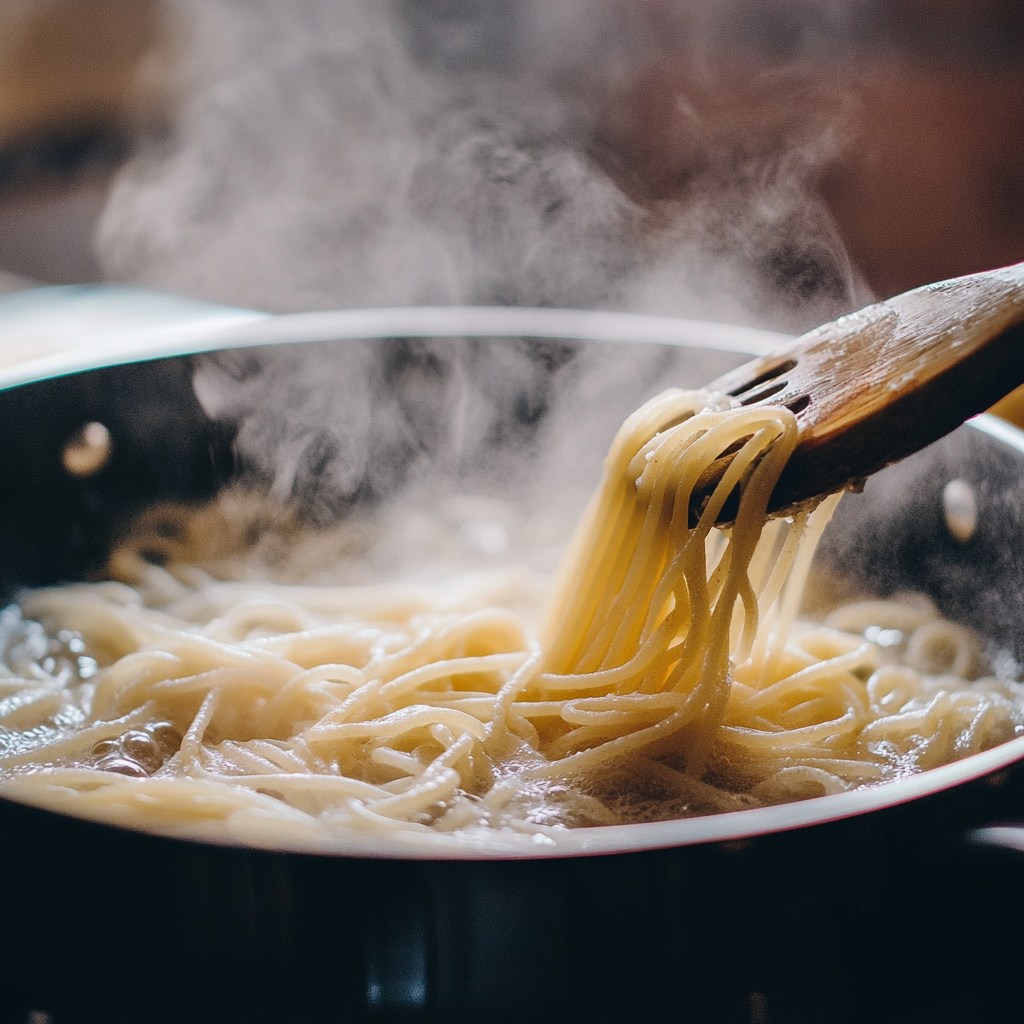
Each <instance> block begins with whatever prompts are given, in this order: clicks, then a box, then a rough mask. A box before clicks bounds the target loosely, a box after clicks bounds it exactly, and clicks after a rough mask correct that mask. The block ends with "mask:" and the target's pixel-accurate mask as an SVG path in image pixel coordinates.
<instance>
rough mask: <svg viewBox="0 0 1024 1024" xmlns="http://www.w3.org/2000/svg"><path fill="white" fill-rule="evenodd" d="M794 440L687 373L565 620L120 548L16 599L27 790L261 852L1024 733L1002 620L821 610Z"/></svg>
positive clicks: (785, 784)
mask: <svg viewBox="0 0 1024 1024" xmlns="http://www.w3.org/2000/svg"><path fill="white" fill-rule="evenodd" d="M795 442H796V423H795V419H794V417H793V415H792V414H791V413H790V412H789V411H788V410H786V409H777V408H759V409H740V408H731V407H730V406H729V404H728V400H727V399H722V398H721V397H720V396H713V395H709V394H707V393H704V392H683V391H677V390H670V391H667V392H665V393H664V394H662V395H660V396H659V397H657V398H655V399H653V400H652V401H651V402H649V403H648V404H647V405H645V406H644V407H642V408H641V409H640V410H638V411H637V412H636V413H634V414H633V415H632V416H631V417H630V418H629V419H628V420H627V421H626V423H625V424H624V425H623V427H622V428H621V430H620V431H619V433H618V435H617V437H616V439H615V441H614V443H613V446H612V449H611V451H610V453H609V455H608V458H607V460H606V465H605V473H604V479H603V481H602V483H601V485H600V487H599V489H598V491H597V493H596V494H595V495H594V498H593V499H592V501H591V504H590V506H589V508H588V510H587V512H586V513H585V515H584V518H583V520H582V521H581V523H580V525H579V527H578V529H577V532H576V534H575V537H574V539H573V541H572V543H571V545H570V548H569V551H568V552H567V554H566V556H565V558H564V560H563V564H562V566H561V569H560V572H559V574H558V578H557V580H556V581H555V583H554V586H553V589H552V593H551V596H550V604H549V608H548V611H547V614H546V616H545V617H544V621H543V624H542V627H541V628H540V629H537V628H535V627H534V626H533V624H532V623H531V622H530V621H529V619H528V618H526V617H524V616H523V615H521V614H519V613H517V612H515V611H513V610H512V606H513V605H514V603H515V600H514V599H515V598H516V595H517V593H518V592H519V591H521V590H522V587H523V585H524V583H523V576H522V574H521V573H517V572H516V571H515V570H506V571H503V572H498V573H494V574H492V575H490V576H486V577H474V578H464V579H461V580H454V581H451V582H450V583H448V584H447V585H445V586H442V587H436V588H425V587H419V586H413V585H406V584H383V585H379V586H369V587H334V588H331V587H325V588H318V587H317V588H314V587H289V586H271V585H267V584H259V583H229V582H217V581H215V580H213V579H212V578H210V577H209V576H206V575H205V574H204V573H202V572H201V571H200V570H199V569H197V568H195V567H191V566H187V565H182V564H171V565H169V566H168V567H166V568H159V567H157V566H155V565H152V564H149V563H147V562H146V561H145V560H143V559H142V558H140V557H139V556H138V555H136V554H133V553H131V552H129V551H122V552H121V553H120V555H119V556H118V557H117V558H115V560H114V562H113V563H112V564H113V566H114V567H115V568H116V569H117V571H118V575H120V576H121V577H122V579H124V580H125V581H126V582H108V583H100V584H81V585H75V586H69V587H62V588H55V589H48V590H39V591H35V592H32V593H29V594H26V595H25V596H24V597H23V599H22V601H21V603H20V608H14V607H12V608H10V609H8V610H7V611H6V612H4V613H3V618H2V620H0V641H2V644H3V651H4V662H5V665H6V673H7V674H6V677H0V792H2V793H3V794H5V795H8V796H11V797H13V798H15V799H19V800H25V801H29V802H32V803H37V804H42V805H44V806H47V807H52V808H55V809H60V810H66V811H70V812H73V813H76V814H80V815H85V816H88V817H92V818H97V819H101V820H106V821H113V822H118V823H122V824H128V825H132V826H133V827H143V828H149V829H153V830H156V831H161V832H172V833H178V834H187V835H191V836H201V837H208V838H215V839H224V840H230V841H244V842H252V843H258V844H261V845H275V846H286V847H296V846H300V847H301V846H324V845H328V846H329V845H330V842H331V837H332V836H337V835H339V834H344V833H346V832H348V833H350V832H351V830H366V829H372V830H391V831H404V832H409V831H413V832H421V833H454V834H457V835H458V836H460V837H464V838H466V839H468V840H469V841H472V840H473V838H474V837H478V836H480V835H494V834H496V833H503V834H510V833H524V834H526V835H529V836H534V835H535V836H540V837H543V836H544V834H545V833H547V832H550V830H552V829H559V828H563V827H566V826H570V827H571V826H586V825H601V824H608V823H614V822H624V821H642V820H651V819H657V818H669V817H678V816H686V815H692V814H699V813H708V812H715V811H722V810H729V809H739V808H743V807H749V806H756V805H759V804H764V803H774V802H779V801H783V800H789V799H797V798H803V797H808V796H816V795H821V794H824V793H833V792H838V791H841V790H844V789H847V788H850V787H854V786H859V785H864V784H872V783H876V782H880V781H884V780H886V779H891V778H895V777H898V776H900V775H903V774H906V773H908V772H912V771H918V770H922V769H925V768H929V767H932V766H934V765H937V764H941V763H944V762H946V761H949V760H953V759H956V758H958V757H962V756H965V755H967V754H970V753H973V752H975V751H977V750H980V749H983V748H986V747H989V746H992V745H994V744H996V743H999V742H1002V741H1004V740H1006V739H1008V738H1010V737H1011V736H1013V735H1014V734H1015V733H1017V732H1020V731H1021V729H1022V716H1021V708H1022V703H1024V702H1022V688H1021V687H1020V685H1019V684H1017V683H1015V682H1012V681H1006V680H1000V679H996V678H994V677H993V678H984V679H981V680H979V681H975V682H968V680H969V679H971V678H973V677H975V676H977V675H979V674H982V670H983V665H982V661H983V658H982V653H981V647H980V645H979V643H978V641H977V639H976V638H975V637H974V636H973V634H971V633H970V632H969V631H967V630H965V629H963V628H962V627H959V626H955V625H953V624H951V623H948V622H944V621H943V620H942V619H941V618H940V617H939V616H938V614H937V613H936V611H935V609H934V608H932V607H931V606H930V605H928V604H927V603H926V602H924V601H923V600H920V599H917V600H913V601H903V602H869V603H862V604H857V605H848V606H845V607H843V608H841V609H838V610H836V611H835V612H833V613H832V615H831V616H830V617H828V618H826V619H825V620H824V621H823V622H820V623H814V624H811V623H806V622H801V621H799V620H798V619H797V611H798V607H799V604H800V599H801V595H802V592H803V587H804V582H805V579H806V576H807V572H808V568H809V565H810V560H811V557H812V555H813V550H814V545H815V543H816V541H817V538H818V536H819V535H820V533H821V531H822V530H823V529H824V527H825V525H826V524H827V521H828V518H829V516H830V515H831V512H832V509H833V508H834V505H835V502H836V500H837V498H835V497H833V498H829V499H827V500H826V501H824V502H823V503H822V504H821V505H820V506H819V507H818V508H817V509H816V510H814V511H813V512H810V513H808V512H801V513H799V514H797V515H795V516H793V517H792V518H790V519H775V520H769V519H768V518H767V517H766V514H765V509H766V506H767V502H768V498H769V496H770V494H771V491H772V488H773V486H774V483H775V481H776V479H777V477H778V475H779V473H780V472H781V470H782V467H783V466H784V464H785V461H786V459H787V458H788V456H789V453H790V452H791V451H792V449H793V447H794V445H795ZM723 453H730V454H731V455H732V460H731V462H730V463H729V466H728V469H727V471H726V473H725V475H724V477H723V478H722V480H721V483H720V484H719V485H718V486H717V488H716V489H715V490H714V492H713V493H712V494H711V495H710V497H709V498H708V499H707V501H706V503H705V504H704V506H703V508H702V510H701V511H700V514H699V517H698V518H697V521H696V523H694V522H693V521H692V518H691V497H692V495H693V493H694V490H695V488H697V487H698V484H699V481H700V480H701V477H702V474H704V473H705V471H706V470H707V469H708V467H709V466H711V465H712V463H715V462H716V461H717V460H719V459H720V458H721V457H722V456H723ZM737 489H738V491H739V493H740V498H739V504H738V510H737V512H736V519H735V523H734V524H733V525H732V526H731V527H729V528H728V529H718V528H716V527H715V525H714V524H715V521H716V520H717V519H718V517H719V515H720V513H721V511H722V509H723V506H724V505H725V502H726V500H727V499H728V498H729V497H730V495H731V494H732V493H733V492H734V491H735V490H737ZM128 583H131V584H132V585H131V586H129V585H127V584H128Z"/></svg>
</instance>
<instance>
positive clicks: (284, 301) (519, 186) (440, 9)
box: [97, 0, 865, 330]
mask: <svg viewBox="0 0 1024 1024" xmlns="http://www.w3.org/2000/svg"><path fill="white" fill-rule="evenodd" d="M732 6H733V5H730V4H727V3H724V2H718V3H704V4H692V3H688V2H684V0H678V2H671V0H669V2H665V3H662V4H660V5H658V4H656V5H642V7H638V6H637V5H636V4H629V3H621V4H616V3H613V2H612V0H515V2H510V0H202V2H199V0H175V8H176V10H177V13H178V15H179V22H180V24H181V25H182V26H187V27H188V29H189V30H188V32H187V33H186V38H185V39H184V41H183V43H182V55H183V56H182V59H181V61H180V62H179V63H180V64H181V67H182V85H181V101H180V104H179V111H178V115H177V119H176V122H175V124H174V125H173V127H172V131H171V132H170V133H169V134H168V135H167V136H166V137H163V138H160V139H154V140H152V142H151V143H150V144H149V145H147V146H144V147H143V148H142V150H141V152H140V153H139V154H138V156H137V157H136V158H135V160H134V161H133V162H132V163H131V164H130V165H129V166H128V167H127V168H126V169H125V170H124V172H123V173H122V174H121V176H120V179H119V180H118V182H117V183H116V186H115V188H114V190H113V193H112V196H111V199H110V203H109V206H108V208H107V210H106V212H105V215H104V217H103V219H102V222H101V225H100V229H99V233H98V238H97V248H98V252H99V255H100V257H101V261H102V264H103V266H104V268H105V272H106V274H107V276H108V277H110V278H114V279H118V280H123V281H135V282H139V283H145V284H150V285H156V286H159V287H163V288H168V289H171V290H174V291H179V292H184V293H187V294H190V295H195V296H198V297H202V298H207V299H213V300H218V301H222V302H228V303H234V304H238V305H242V306H248V307H252V308H257V309H264V310H269V311H289V310H300V309H314V308H331V307H345V306H378V305H403V304H448V303H458V304H517V305H554V306H573V307H584V308H616V309H626V310H636V311H647V312H660V313H675V314H682V315H690V316H697V317H703V318H713V319H720V320H727V321H737V322H744V323H754V324H759V325H763V326H771V327H776V328H782V329H787V328H788V329H793V330H800V329H803V328H805V327H809V326H812V325H814V324H815V323H818V322H820V321H822V320H825V319H829V318H831V317H832V316H834V315H836V314H837V313H839V312H842V311H845V310H846V309H849V308H851V307H852V306H855V305H857V304H858V302H859V300H860V299H862V298H864V297H865V296H864V295H863V294H862V293H861V292H862V289H860V286H859V285H858V281H857V277H856V274H855V272H854V271H853V269H852V268H851V267H850V265H849V262H848V260H847V259H846V257H845V254H844V252H843V249H842V245H841V243H840V241H839V239H838V237H837V235H836V232H835V229H834V227H833V226H832V224H831V221H830V220H829V218H828V215H827V213H826V212H825V210H824V208H823V207H822V205H821V204H820V203H819V202H818V201H817V200H816V199H815V198H814V195H813V188H812V185H813V181H814V178H815V175H816V174H817V173H818V172H819V171H820V168H821V166H822V165H823V163H825V162H827V160H828V159H830V158H831V156H832V155H833V154H834V152H835V148H836V140H837V138H838V136H837V133H836V132H835V131H834V130H833V128H832V124H831V122H830V120H829V117H830V116H831V114H833V113H834V112H835V111H834V109H833V108H832V107H829V106H828V104H825V105H824V106H825V107H827V108H828V109H827V110H826V114H827V115H828V116H824V115H823V114H822V109H823V105H822V104H821V103H820V102H819V100H820V97H815V96H813V95H811V94H810V93H808V92H804V93H799V92H796V93H794V94H793V95H792V96H791V97H790V99H791V100H792V104H791V106H792V109H793V110H797V111H799V114H797V115H793V114H790V115H789V120H788V121H786V122H784V123H779V124H775V125H772V126H768V127H767V128H764V127H757V126H755V128H754V130H753V131H751V129H750V126H749V125H747V126H746V127H744V125H743V124H742V123H740V124H739V125H733V126H732V127H733V128H735V129H737V130H738V133H739V136H740V137H739V138H737V137H735V133H734V135H733V136H732V137H730V135H729V131H728V130H725V128H723V125H722V124H721V123H719V122H718V121H715V122H714V123H711V122H709V120H708V118H707V117H706V116H705V115H701V114H698V113H695V109H694V108H693V106H692V104H689V103H688V100H687V97H686V96H684V95H681V94H680V95H673V98H672V102H673V103H674V104H675V109H676V113H675V114H674V115H673V118H672V119H671V129H672V132H674V133H675V134H674V136H673V139H672V140H669V141H668V142H666V145H669V146H670V147H675V149H676V150H683V151H685V154H686V155H685V160H684V161H683V164H682V165H681V166H679V167H676V168H675V169H674V171H673V173H675V174H676V176H677V178H685V179H686V181H687V185H686V187H685V188H677V189H675V190H674V192H673V194H672V195H671V196H669V197H668V198H665V197H659V196H657V195H651V194H644V188H643V187H641V188H639V189H637V188H633V187H630V183H629V180H627V179H629V178H630V173H632V172H630V171H629V170H628V169H627V171H625V172H622V162H623V159H624V156H623V154H624V152H625V153H626V158H627V159H628V150H629V149H630V148H631V146H632V143H631V141H630V139H629V138H628V135H629V133H628V131H627V132H626V135H625V136H623V135H622V133H621V132H620V133H619V137H618V139H617V138H616V130H615V127H614V124H615V117H616V116H618V117H619V120H620V121H622V120H623V119H626V121H628V120H629V112H628V109H626V111H625V113H620V114H619V115H616V114H615V111H616V110H617V109H618V107H617V106H616V104H617V103H618V104H619V106H620V107H621V105H622V104H621V103H620V102H619V101H620V100H621V98H622V97H628V96H629V95H631V94H632V91H633V87H634V85H635V84H636V83H637V82H640V83H642V82H643V81H644V76H645V75H647V74H648V73H649V72H650V71H651V69H652V68H654V69H657V67H659V66H662V65H665V64H666V63H670V64H671V63H672V62H675V65H678V64H679V62H680V61H684V62H686V61H689V62H690V64H692V68H691V70H693V71H694V75H695V78H694V80H695V81H701V80H702V77H701V70H700V69H701V68H702V67H703V68H706V66H707V65H708V63H709V61H710V60H711V57H710V56H709V54H710V53H711V51H712V50H713V47H714V44H715V40H716V39H717V38H718V36H719V35H721V32H722V31H724V29H723V26H728V25H730V24H731V23H732V22H731V21H730V18H731V17H732V16H731V14H730V11H731V9H732ZM810 9H811V12H812V14H813V13H814V12H817V11H818V6H817V5H811V8H810ZM841 9H842V8H840V10H841ZM821 10H822V11H823V10H825V7H824V6H822V8H821ZM645 12H646V13H645ZM652 12H653V13H652ZM823 17H824V15H822V14H820V12H819V13H818V14H815V16H814V17H811V18H810V21H809V24H811V25H812V26H814V25H818V26H819V29H820V26H821V23H822V18H823ZM833 17H834V15H833ZM733 20H735V19H733ZM807 21H808V19H807V18H804V19H803V22H807ZM803 22H801V24H803ZM826 27H827V25H826ZM807 31H808V32H810V33H811V35H812V36H813V31H811V29H808V30H807ZM802 38H803V37H798V38H796V39H795V41H794V40H790V42H789V46H790V48H791V49H792V48H793V47H796V48H797V49H799V48H800V46H801V45H803V44H802V43H801V42H800V40H801V39H802ZM666 39H667V40H669V41H670V42H666ZM705 77H706V76H705ZM833 106H834V105H833ZM609 111H611V114H609ZM725 119H726V120H728V115H725ZM719 120H721V119H719ZM610 124H611V125H612V128H611V130H609V125H610ZM727 127H728V126H726V128H727ZM744 136H746V137H744ZM751 136H752V137H753V141H752V140H751ZM766 139H768V140H769V141H767V142H766ZM641 170H642V169H641ZM620 172H622V173H620ZM635 176H636V175H635V174H634V178H635ZM642 176H643V175H642V173H641V177H642ZM634 184H635V182H634ZM641 185H642V183H641ZM648 192H649V190H648Z"/></svg>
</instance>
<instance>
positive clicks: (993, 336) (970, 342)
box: [692, 263, 1024, 518]
mask: <svg viewBox="0 0 1024 1024" xmlns="http://www.w3.org/2000/svg"><path fill="white" fill-rule="evenodd" d="M1020 384H1024V263H1018V264H1015V265H1014V266H1011V267H1004V268H1003V269H1001V270H990V271H986V272H985V273H981V274H970V275H968V276H966V277H958V278H954V279H952V280H950V281H941V282H938V283H936V284H929V285H925V286H923V287H921V288H915V289H914V290H913V291H909V292H904V293H903V294H902V295H897V296H896V297H895V298H892V299H887V300H886V301H884V302H878V303H875V304H874V305H871V306H866V307H865V308H864V309H861V310H859V311H858V312H856V313H849V314H847V315H846V316H842V317H840V318H839V319H838V320H834V321H832V322H831V323H828V324H824V325H823V326H821V327H818V328H816V329H815V330H813V331H811V332H810V333H808V334H805V335H803V336H802V337H800V338H797V339H796V340H795V341H792V342H789V343H788V344H786V345H783V346H782V347H780V348H778V349H776V350H775V351H774V352H772V353H771V354H770V355H767V356H763V357H761V358H759V359H754V360H752V361H751V362H749V363H745V364H744V365H743V366H740V367H738V368H737V369H735V370H732V371H731V372H729V373H727V374H724V375H723V376H721V377H719V378H718V379H717V380H714V381H712V382H711V383H710V384H709V385H707V386H708V388H709V389H710V390H713V391H724V392H725V393H727V394H729V395H731V396H733V397H734V398H735V399H737V400H738V401H739V402H740V404H741V405H744V406H750V405H782V406H786V407H787V408H789V409H791V410H792V411H793V412H794V413H796V418H797V424H798V426H799V429H800V434H799V441H798V442H797V447H796V450H795V451H794V452H793V455H792V457H791V458H790V460H789V462H788V464H787V465H786V468H785V470H784V471H783V473H782V476H781V477H780V478H779V482H778V484H777V485H776V487H775V490H774V492H773V493H772V499H771V502H770V503H769V511H770V512H774V513H779V512H782V511H785V510H788V509H790V508H792V507H794V506H799V505H801V504H803V503H805V502H807V501H810V500H814V499H816V498H819V497H821V496H823V495H826V494H830V493H832V492H834V491H838V490H842V489H844V488H849V487H853V488H856V487H857V486H858V484H860V483H862V481H863V480H864V478H865V477H867V476H869V475H870V474H872V473H874V472H876V471H877V470H879V469H882V468H883V467H885V466H888V465H891V464H892V463H894V462H897V461H899V460H900V459H902V458H904V457H905V456H907V455H910V454H912V453H913V452H916V451H918V450H920V449H921V448H924V447H925V446H926V445H929V444H931V443H932V442H933V441H937V440H938V439H939V438H940V437H943V436H944V435H945V434H948V433H949V432H950V431H951V430H953V429H955V428H956V427H958V426H959V425H960V424H961V423H963V422H964V420H966V419H969V418H970V417H971V416H974V415H976V414H977V413H979V412H982V411H983V410H985V409H987V408H988V407H989V406H990V405H992V404H993V403H994V402H996V401H998V400H999V399H1000V398H1002V397H1004V396H1005V395H1006V394H1008V393H1009V392H1010V391H1012V390H1013V389H1014V388H1016V387H1017V386H1019V385H1020ZM729 461H730V459H729V458H728V457H725V458H722V459H719V460H718V462H717V463H716V464H715V467H714V470H715V471H714V472H713V473H712V472H709V473H707V474H705V478H702V480H701V481H700V484H699V489H697V490H695V492H694V499H693V503H692V508H693V511H694V512H696V511H698V510H699V508H700V507H701V505H702V504H703V502H704V500H706V497H707V495H708V494H710V492H711V490H713V488H714V484H715V483H717V481H718V480H719V479H720V478H721V475H722V473H724V472H725V468H726V467H727V466H728V464H729ZM727 510H728V505H727V506H726V509H725V510H723V518H725V517H728V511H727Z"/></svg>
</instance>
